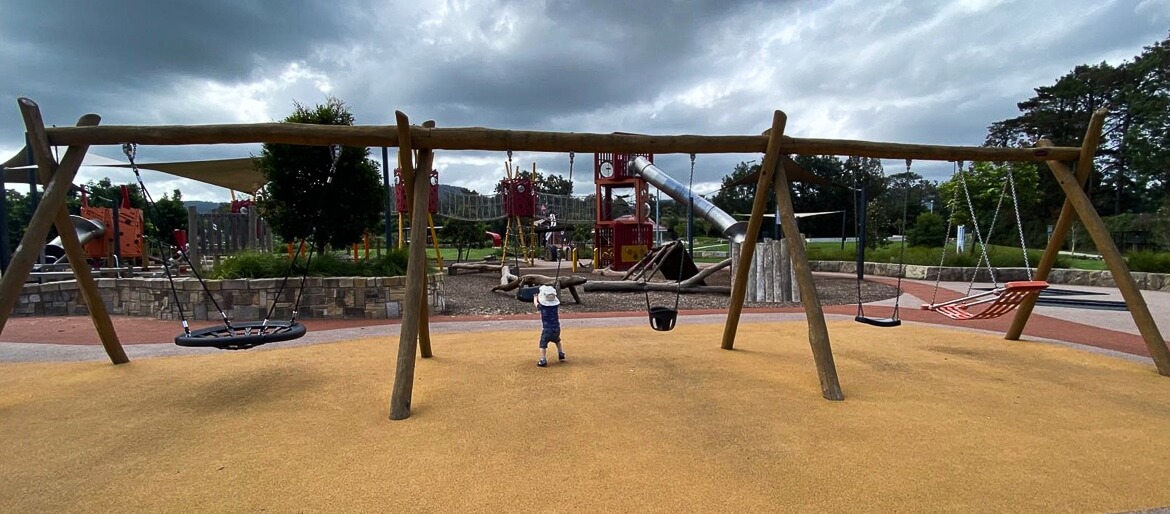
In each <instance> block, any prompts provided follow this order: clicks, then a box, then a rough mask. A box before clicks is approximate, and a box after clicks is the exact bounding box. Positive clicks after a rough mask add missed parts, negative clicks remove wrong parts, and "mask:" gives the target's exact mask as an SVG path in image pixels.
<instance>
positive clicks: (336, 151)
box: [325, 144, 341, 185]
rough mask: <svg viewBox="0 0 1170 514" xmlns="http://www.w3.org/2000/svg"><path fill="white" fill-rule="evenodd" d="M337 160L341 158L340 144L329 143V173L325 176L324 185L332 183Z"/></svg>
mask: <svg viewBox="0 0 1170 514" xmlns="http://www.w3.org/2000/svg"><path fill="white" fill-rule="evenodd" d="M339 160H341V145H338V144H332V145H329V161H330V162H329V175H328V176H326V177H325V185H329V184H332V183H333V175H334V172H336V171H337V161H339Z"/></svg>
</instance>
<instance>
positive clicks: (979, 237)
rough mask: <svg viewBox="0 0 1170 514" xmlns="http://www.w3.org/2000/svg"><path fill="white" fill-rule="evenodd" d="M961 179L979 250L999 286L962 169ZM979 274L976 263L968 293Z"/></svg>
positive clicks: (994, 283)
mask: <svg viewBox="0 0 1170 514" xmlns="http://www.w3.org/2000/svg"><path fill="white" fill-rule="evenodd" d="M969 169H970V170H971V171H972V172H973V171H974V170H975V163H971V166H970V168H969ZM959 181H960V182H961V183H962V184H963V194H964V195H965V196H966V197H967V211H968V212H970V213H971V225H973V226H974V228H975V238H976V239H977V240H979V251H980V253H981V254H982V258H983V261H982V262H987V273H988V274H990V275H991V284H992V286H994V287H999V281H997V280H996V279H995V268H992V267H991V259H989V258H988V257H987V242H986V241H985V240H984V239H983V235H982V233H981V232H980V231H979V219H978V218H976V217H975V204H974V203H972V202H971V191H970V190H969V189H968V188H967V176H966V175H965V174H964V173H963V172H962V171H961V170H960V173H959ZM978 275H979V264H976V265H975V273H972V274H971V284H969V285H968V286H967V294H968V295H970V294H971V290H972V289H974V288H975V278H976V277H977V276H978Z"/></svg>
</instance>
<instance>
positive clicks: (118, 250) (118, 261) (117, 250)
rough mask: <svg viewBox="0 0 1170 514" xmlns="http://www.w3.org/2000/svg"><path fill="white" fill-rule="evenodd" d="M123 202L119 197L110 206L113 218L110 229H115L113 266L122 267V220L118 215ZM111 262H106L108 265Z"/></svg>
mask: <svg viewBox="0 0 1170 514" xmlns="http://www.w3.org/2000/svg"><path fill="white" fill-rule="evenodd" d="M121 204H122V199H121V198H117V199H114V201H113V205H112V206H111V207H110V218H112V222H111V223H110V225H113V226H111V227H110V229H111V230H113V231H114V254H113V255H114V262H113V263H112V264H113V266H111V267H115V268H121V267H122V220H121V218H119V217H118V216H119V212H118V208H119V207H121ZM110 264H111V263H106V266H110Z"/></svg>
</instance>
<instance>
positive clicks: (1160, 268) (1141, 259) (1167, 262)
mask: <svg viewBox="0 0 1170 514" xmlns="http://www.w3.org/2000/svg"><path fill="white" fill-rule="evenodd" d="M1125 260H1126V262H1127V263H1128V264H1129V269H1130V271H1143V272H1147V273H1170V253H1165V252H1154V251H1149V250H1141V251H1136V252H1129V253H1128V254H1126V256H1125Z"/></svg>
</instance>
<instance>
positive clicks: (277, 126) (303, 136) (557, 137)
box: [47, 123, 1081, 162]
mask: <svg viewBox="0 0 1170 514" xmlns="http://www.w3.org/2000/svg"><path fill="white" fill-rule="evenodd" d="M47 133H48V136H49V142H50V143H51V144H53V145H79V144H84V145H113V144H122V143H124V142H128V141H129V142H135V143H139V144H146V145H202V144H206V145H214V144H231V143H283V144H301V145H331V144H343V145H348V146H368V147H377V146H400V144H399V141H401V140H403V139H404V138H407V136H409V138H410V140H411V141H409V142H408V143H407V146H410V145H414V146H418V147H420V148H430V149H432V150H486V151H500V152H503V151H507V150H512V151H529V152H560V153H564V152H619V153H653V154H659V155H661V154H668V153H675V154H689V153H704V154H706V153H763V152H766V151H767V148H768V144H769V141H771V138H770V137H769V136H768V135H751V136H699V135H645V134H595V133H586V132H541V131H531V130H501V129H492V128H480V127H472V128H428V127H419V126H413V127H404V128H403V129H399V128H398V127H395V126H393V125H366V126H340V125H311V124H298V123H254V124H235V125H191V126H174V125H163V126H101V127H58V128H50V129H47ZM775 144H778V145H779V151H780V152H781V153H782V154H799V155H854V156H858V157H872V158H879V159H915V160H941V161H955V160H965V161H1033V162H1041V161H1045V160H1049V159H1051V160H1059V161H1074V160H1077V159H1078V158H1079V157H1080V152H1081V149H1080V148H1076V147H1051V148H994V147H982V146H946V145H918V144H904V143H886V142H877V141H860V140H846V139H810V138H795V137H788V136H783V137H781V138H780V139H779V140H778V141H777V142H776V143H775Z"/></svg>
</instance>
